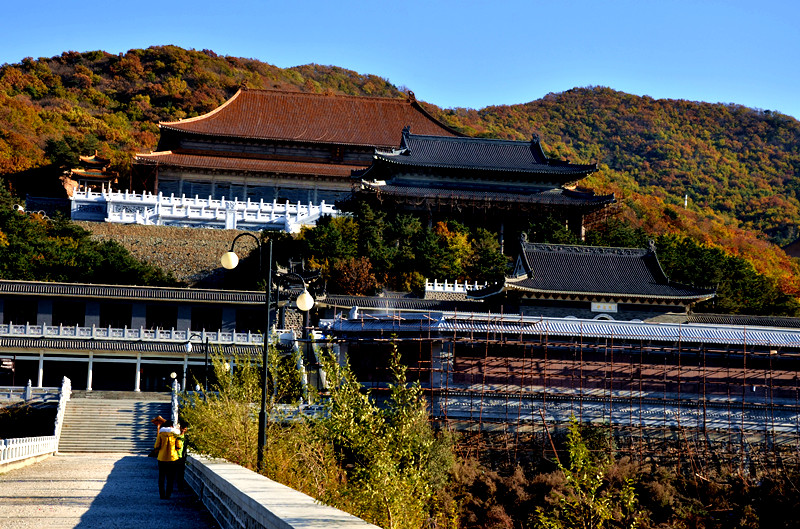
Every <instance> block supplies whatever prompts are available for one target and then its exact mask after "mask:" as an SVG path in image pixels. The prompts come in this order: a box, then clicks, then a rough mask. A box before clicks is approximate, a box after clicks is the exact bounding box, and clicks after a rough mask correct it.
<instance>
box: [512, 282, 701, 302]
mask: <svg viewBox="0 0 800 529" xmlns="http://www.w3.org/2000/svg"><path fill="white" fill-rule="evenodd" d="M504 290H517V291H519V292H529V293H532V294H542V295H547V296H581V297H598V298H613V299H619V300H632V299H643V298H646V299H655V300H662V301H688V302H693V303H696V302H700V301H706V300H708V299H711V298H713V297H715V296H716V293H713V292H711V293H704V294H695V295H687V296H666V295H658V294H646V293H634V292H626V293H623V292H587V291H577V290H574V291H573V290H544V289H538V288H530V287H523V286H519V285H515V284H514V283H511V282H509V283H507V284H506V287H505V289H504Z"/></svg>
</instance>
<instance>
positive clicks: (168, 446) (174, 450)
mask: <svg viewBox="0 0 800 529" xmlns="http://www.w3.org/2000/svg"><path fill="white" fill-rule="evenodd" d="M180 435H181V431H180V430H179V429H178V428H174V427H173V425H172V421H166V422H165V423H164V424H163V425H162V426H161V428H160V429H159V430H158V437H156V444H155V447H154V448H155V449H157V450H158V493H159V495H160V496H161V499H162V500H166V499H169V497H170V496H171V495H172V487H173V485H174V483H175V472H176V471H177V470H178V464H179V463H178V460H179V459H180V453H181V449H182V448H183V441H182V440H181V439H180Z"/></svg>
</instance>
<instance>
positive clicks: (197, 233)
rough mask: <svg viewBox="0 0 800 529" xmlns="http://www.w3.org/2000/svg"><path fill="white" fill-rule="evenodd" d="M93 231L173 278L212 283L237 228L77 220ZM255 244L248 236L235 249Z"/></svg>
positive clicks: (249, 248) (95, 236)
mask: <svg viewBox="0 0 800 529" xmlns="http://www.w3.org/2000/svg"><path fill="white" fill-rule="evenodd" d="M76 224H77V225H79V226H80V227H82V228H84V229H86V230H88V231H90V232H91V233H92V239H94V240H97V241H106V240H114V241H117V242H118V243H120V244H121V245H122V246H124V247H125V248H126V249H128V251H130V252H131V254H133V256H134V257H136V258H137V259H140V260H142V261H145V262H147V263H150V264H153V265H155V266H157V267H159V268H161V269H162V270H165V271H168V272H172V274H173V275H174V276H175V278H176V279H177V280H178V281H181V282H182V283H186V284H187V285H189V286H194V285H196V284H197V283H198V282H200V281H202V282H203V284H204V286H213V285H214V284H215V283H216V282H217V281H219V278H220V276H221V274H222V272H223V268H222V266H221V265H220V262H219V259H220V257H222V254H224V253H225V252H227V251H228V250H229V249H230V246H231V241H233V239H234V237H236V236H237V235H238V234H240V233H242V232H241V231H239V230H216V229H207V228H176V227H173V226H143V225H137V224H112V223H108V222H76ZM255 247H256V242H255V241H254V240H253V239H252V238H250V237H242V238H241V239H239V240H238V241H237V242H236V253H238V254H239V256H243V255H247V254H248V253H249V252H250V251H252V250H253V249H254V248H255Z"/></svg>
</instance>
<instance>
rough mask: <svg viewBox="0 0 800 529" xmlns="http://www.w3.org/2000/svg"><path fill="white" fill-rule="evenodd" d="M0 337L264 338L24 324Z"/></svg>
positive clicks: (249, 341)
mask: <svg viewBox="0 0 800 529" xmlns="http://www.w3.org/2000/svg"><path fill="white" fill-rule="evenodd" d="M0 337H19V338H66V339H79V340H98V339H100V340H119V341H143V342H147V341H151V342H175V343H181V344H185V343H186V342H189V341H191V342H192V343H195V344H201V343H203V342H204V341H206V340H208V342H209V344H211V345H218V344H219V345H234V344H235V345H261V344H262V343H264V336H263V335H262V334H261V333H252V332H235V331H221V330H220V331H212V332H208V331H198V332H194V331H191V330H188V329H145V328H143V327H139V328H138V329H132V328H128V327H125V328H121V329H120V328H114V327H97V326H94V325H92V326H91V327H80V326H78V325H74V326H72V325H70V326H64V325H31V324H29V323H26V324H24V325H19V324H15V323H13V322H12V323H4V324H0Z"/></svg>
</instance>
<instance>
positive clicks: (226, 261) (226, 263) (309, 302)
mask: <svg viewBox="0 0 800 529" xmlns="http://www.w3.org/2000/svg"><path fill="white" fill-rule="evenodd" d="M245 235H247V236H250V237H252V238H253V239H255V241H256V244H258V267H259V270H263V269H264V268H263V266H262V263H263V260H262V258H261V254H262V251H263V247H264V245H263V243H262V242H261V239H259V238H258V237H256V236H255V235H253V234H252V233H249V232H243V233H240V234H239V235H237V236H236V237H234V239H233V241H232V242H231V249H230V250H228V251H227V252H225V254H223V256H222V258H221V259H220V262H221V263H222V266H223V267H225V268H227V269H228V270H232V269H234V268H236V265H238V264H239V256H238V255H236V252H234V251H233V250H234V247H235V246H236V241H237V240H239V238H240V237H243V236H245ZM286 275H292V276H296V277H297V278H299V279H300V281H301V282H302V283H303V293H302V294H300V295H299V296H298V297H297V307H298V308H299V309H300V310H303V311H308V310H310V309H311V307H313V306H314V298H313V297H312V296H311V294H309V293H308V289H307V288H306V284H305V281H303V278H302V277H300V276H299V275H297V274H286ZM266 280H267V282H266V284H265V285H264V294H265V295H266V299H265V303H266V308H267V327H266V329H265V330H264V347H263V350H262V360H261V409H260V411H259V412H258V453H257V454H256V469H257V470H258V471H261V470H262V469H263V466H264V447H265V446H266V445H267V381H268V380H269V333H270V329H271V328H272V316H271V310H270V309H271V308H272V239H269V255H268V257H267V269H266ZM276 301H277V298H276Z"/></svg>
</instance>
